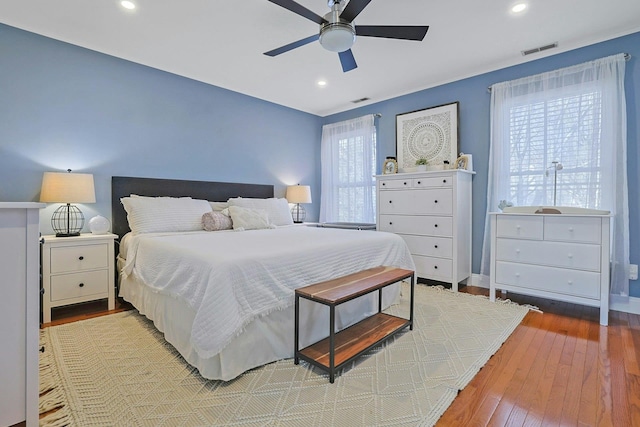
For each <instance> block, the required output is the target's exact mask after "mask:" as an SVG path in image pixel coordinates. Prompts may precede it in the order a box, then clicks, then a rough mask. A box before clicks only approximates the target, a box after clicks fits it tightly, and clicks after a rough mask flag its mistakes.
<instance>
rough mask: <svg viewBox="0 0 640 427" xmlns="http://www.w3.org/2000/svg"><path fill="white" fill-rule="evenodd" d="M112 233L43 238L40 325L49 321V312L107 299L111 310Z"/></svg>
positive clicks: (113, 269)
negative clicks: (65, 306) (62, 307)
mask: <svg viewBox="0 0 640 427" xmlns="http://www.w3.org/2000/svg"><path fill="white" fill-rule="evenodd" d="M117 237H118V236H116V235H115V234H111V233H107V234H81V235H80V236H76V237H55V236H43V237H42V239H43V240H44V244H43V247H42V289H43V290H44V294H43V295H42V323H49V322H51V309H52V308H54V307H60V306H64V305H69V304H76V303H80V302H87V301H94V300H99V299H107V308H108V309H109V310H113V308H114V307H115V287H114V283H115V281H114V276H115V267H114V262H115V261H114V239H116V238H117Z"/></svg>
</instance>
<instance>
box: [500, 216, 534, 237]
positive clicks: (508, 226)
mask: <svg viewBox="0 0 640 427" xmlns="http://www.w3.org/2000/svg"><path fill="white" fill-rule="evenodd" d="M543 226H544V221H543V217H542V216H539V217H536V216H532V215H509V214H506V215H498V218H497V226H496V235H497V236H498V237H513V238H518V239H534V240H542V239H543V236H544V231H543Z"/></svg>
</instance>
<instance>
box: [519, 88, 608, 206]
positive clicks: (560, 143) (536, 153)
mask: <svg viewBox="0 0 640 427" xmlns="http://www.w3.org/2000/svg"><path fill="white" fill-rule="evenodd" d="M541 98H542V99H536V100H532V101H531V102H526V103H517V102H515V103H514V104H515V105H510V106H508V115H509V120H508V122H509V194H508V196H506V197H507V199H506V200H508V201H511V202H512V203H514V204H515V205H517V206H536V205H540V206H542V205H549V206H550V205H555V204H557V205H558V206H579V207H585V206H588V207H592V208H596V209H601V208H603V206H602V203H603V200H602V197H601V196H602V183H601V180H602V169H601V162H600V153H601V145H602V144H601V140H600V139H601V138H600V135H601V132H600V119H601V109H602V97H601V95H600V93H599V92H598V91H597V90H595V89H593V88H588V89H587V90H583V91H581V93H577V94H568V95H562V94H557V95H554V94H553V93H551V94H548V95H547V96H546V97H544V96H542V97H541ZM554 162H557V163H554ZM556 165H557V166H556Z"/></svg>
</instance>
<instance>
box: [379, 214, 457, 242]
mask: <svg viewBox="0 0 640 427" xmlns="http://www.w3.org/2000/svg"><path fill="white" fill-rule="evenodd" d="M378 229H379V230H380V231H389V232H391V233H398V234H415V235H420V236H440V237H452V236H453V218H451V217H448V216H444V217H443V216H426V215H425V216H417V215H380V224H378Z"/></svg>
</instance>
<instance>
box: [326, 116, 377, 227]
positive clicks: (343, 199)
mask: <svg viewBox="0 0 640 427" xmlns="http://www.w3.org/2000/svg"><path fill="white" fill-rule="evenodd" d="M374 121H375V118H374V116H373V115H372V114H371V115H367V116H363V117H359V118H356V119H352V120H347V121H343V122H339V123H333V124H328V125H324V126H323V127H322V146H321V166H322V191H321V194H320V222H365V223H374V222H376V214H375V205H376V201H375V196H376V193H375V179H374V175H375V173H376V170H375V168H376V127H375V124H374Z"/></svg>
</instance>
